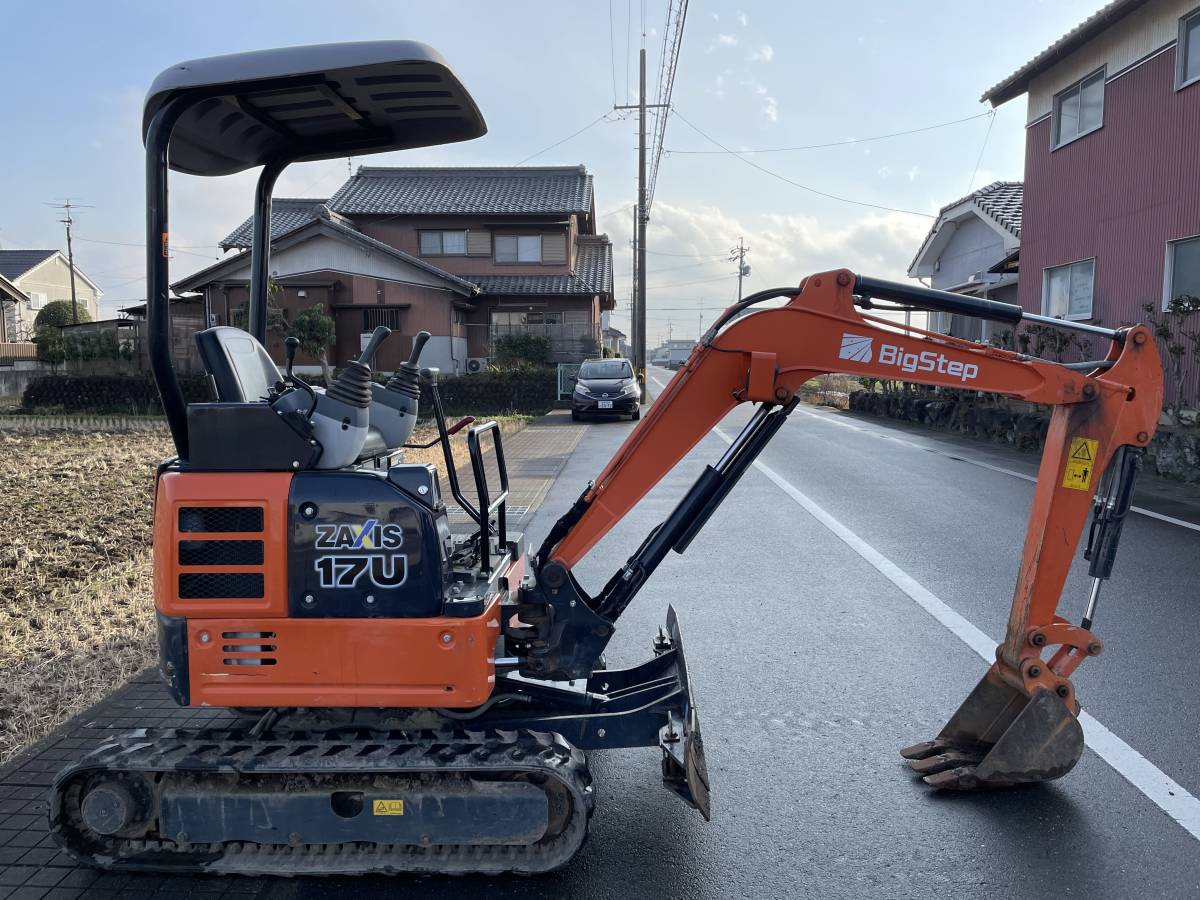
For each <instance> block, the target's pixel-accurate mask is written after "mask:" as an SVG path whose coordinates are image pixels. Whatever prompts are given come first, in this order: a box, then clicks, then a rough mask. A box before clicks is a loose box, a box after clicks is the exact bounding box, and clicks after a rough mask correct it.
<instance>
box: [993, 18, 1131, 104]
mask: <svg viewBox="0 0 1200 900" xmlns="http://www.w3.org/2000/svg"><path fill="white" fill-rule="evenodd" d="M1146 2H1147V0H1113V2H1111V3H1109V4H1108V5H1107V6H1104V7H1102V8H1101V9H1100V10H1098V11H1097V12H1095V13H1094V14H1092V15H1091V16H1089V17H1088V18H1086V19H1084V20H1083V21H1082V22H1081V23H1080V24H1078V25H1076V26H1075V27H1074V28H1072V29H1071V30H1070V31H1068V32H1067V33H1066V34H1064V35H1063V36H1062V37H1060V38H1059V39H1058V40H1057V41H1055V42H1054V43H1053V44H1051V45H1050V46H1049V47H1047V48H1046V49H1045V50H1043V51H1042V52H1041V53H1039V54H1038V55H1037V56H1035V57H1034V58H1033V59H1031V60H1030V61H1029V62H1027V63H1025V65H1023V66H1021V68H1019V69H1017V71H1015V72H1013V73H1012V74H1011V75H1009V76H1008V77H1007V78H1005V79H1004V80H1003V81H1001V82H1000V83H999V84H996V85H993V86H992V87H990V88H988V89H987V90H986V91H984V93H983V96H982V97H980V98H979V99H980V102H984V101H991V104H992V106H999V105H1000V104H1001V103H1006V102H1008V101H1009V100H1011V99H1013V97H1019V96H1021V94H1023V93H1025V92H1026V91H1027V90H1028V89H1029V82H1030V81H1032V80H1033V79H1034V78H1036V77H1037V76H1038V75H1041V74H1042V73H1043V72H1045V71H1046V70H1047V69H1049V68H1050V67H1051V66H1053V65H1055V64H1056V63H1058V62H1060V61H1061V60H1063V59H1065V58H1066V57H1068V56H1070V55H1071V54H1072V53H1074V52H1075V51H1076V50H1078V49H1079V48H1080V47H1082V46H1083V45H1084V44H1086V43H1087V42H1088V41H1090V40H1091V39H1092V38H1094V37H1095V36H1096V35H1098V34H1100V33H1101V32H1102V31H1104V30H1105V29H1106V28H1109V27H1111V26H1112V25H1114V24H1116V23H1117V22H1118V21H1120V20H1121V19H1123V18H1124V17H1125V16H1127V15H1128V14H1129V13H1131V12H1133V11H1134V10H1135V9H1137V8H1138V7H1139V6H1142V5H1144V4H1145V3H1146Z"/></svg>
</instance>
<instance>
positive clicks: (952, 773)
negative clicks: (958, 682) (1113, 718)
mask: <svg viewBox="0 0 1200 900" xmlns="http://www.w3.org/2000/svg"><path fill="white" fill-rule="evenodd" d="M1068 702H1073V701H1064V700H1063V699H1061V698H1060V697H1058V695H1057V694H1055V693H1054V692H1053V691H1049V690H1043V689H1038V690H1035V691H1034V693H1033V695H1032V696H1030V695H1028V694H1026V693H1025V692H1024V691H1023V690H1021V689H1020V688H1018V687H1014V686H1013V685H1011V684H1009V683H1008V682H1007V681H1006V680H1005V679H1004V678H1003V676H1002V675H1001V673H1000V672H999V670H998V669H997V667H996V666H995V665H993V666H992V668H991V669H989V670H988V672H987V674H986V675H984V677H983V680H981V681H980V682H979V684H978V685H976V686H975V690H973V691H971V693H970V695H969V696H968V697H967V699H966V701H965V702H964V703H963V705H962V706H960V707H959V708H958V711H957V712H956V713H955V714H954V715H953V716H952V717H951V718H950V721H949V722H947V723H946V727H945V728H943V729H942V731H941V733H940V734H939V735H938V736H937V737H936V738H935V739H934V740H932V741H925V742H924V743H921V744H916V745H914V746H912V747H905V748H904V749H903V750H901V751H900V755H901V756H903V757H904V758H905V759H907V760H908V765H909V767H910V768H912V770H913V771H915V772H917V773H918V774H920V775H921V776H922V777H923V778H924V781H925V783H926V784H928V785H931V786H932V787H935V788H943V789H946V790H955V791H971V790H981V789H984V788H993V787H1008V786H1011V785H1014V784H1027V783H1030V782H1035V781H1051V780H1053V779H1055V778H1061V777H1062V776H1063V775H1066V774H1067V773H1068V772H1070V771H1071V769H1073V768H1074V767H1075V763H1077V762H1079V757H1080V756H1082V755H1083V746H1084V744H1083V729H1082V728H1081V727H1080V725H1079V720H1078V719H1077V718H1076V716H1075V712H1074V711H1073V710H1072V709H1071V708H1070V707H1069V706H1068V705H1067V704H1068Z"/></svg>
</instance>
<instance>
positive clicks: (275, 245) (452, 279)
mask: <svg viewBox="0 0 1200 900" xmlns="http://www.w3.org/2000/svg"><path fill="white" fill-rule="evenodd" d="M318 232H323V233H325V234H329V235H332V236H335V237H338V238H340V239H342V240H346V241H350V242H353V243H357V244H359V245H360V246H363V247H366V248H367V249H369V250H374V251H378V252H379V253H381V254H383V255H385V256H390V257H392V258H393V259H398V260H400V261H402V262H405V263H407V264H408V265H410V266H414V267H415V268H418V269H422V270H423V271H426V272H428V273H429V274H431V275H435V276H437V277H438V278H440V279H442V280H443V281H446V282H447V283H449V284H450V285H451V286H452V287H453V288H454V289H456V290H457V291H458V292H459V293H460V294H463V295H465V296H468V297H469V296H472V295H474V294H476V293H477V292H478V289H477V287H476V285H475V284H474V283H473V282H470V281H468V280H467V279H465V278H463V277H461V276H459V275H454V274H452V273H450V272H447V271H445V270H444V269H440V268H438V267H437V266H435V265H433V264H432V263H428V262H426V261H425V260H423V259H420V258H418V257H416V256H412V255H411V254H408V253H405V252H404V251H403V250H398V249H397V248H395V247H392V246H390V245H388V244H385V243H383V242H382V241H377V240H376V239H375V238H373V237H368V236H367V235H365V234H363V233H362V232H361V231H358V230H357V229H355V228H353V227H351V226H350V225H348V224H346V220H345V219H343V218H342V217H341V216H339V215H337V214H336V213H334V214H331V213H330V212H329V210H328V209H327V208H325V207H324V206H321V205H318V206H317V207H315V209H314V214H313V216H312V218H311V219H310V220H309V221H308V222H307V223H306V224H304V225H300V226H299V227H297V228H293V229H292V230H291V231H289V232H288V233H287V234H284V235H283V236H282V237H279V238H275V239H274V240H272V241H271V247H272V249H273V250H283V249H286V248H287V247H289V246H291V245H292V244H293V243H296V242H298V241H300V240H307V238H308V237H309V236H310V234H313V233H318ZM249 259H250V251H249V250H242V251H240V252H238V253H235V254H234V255H232V256H227V257H225V258H224V259H222V260H219V261H218V262H216V263H214V264H213V265H211V266H207V267H206V268H204V269H201V270H200V271H198V272H193V273H192V274H191V275H188V276H187V277H186V278H183V279H181V280H179V281H177V282H176V283H175V284H173V285H171V287H172V288H173V289H174V290H175V291H176V292H179V293H183V292H186V291H195V290H199V289H200V288H201V287H203V286H204V285H206V284H209V283H211V282H212V281H215V280H218V279H220V278H221V277H223V276H224V275H226V274H227V273H229V272H232V271H235V270H237V269H238V268H239V267H240V266H241V265H242V264H243V263H245V262H248V261H249Z"/></svg>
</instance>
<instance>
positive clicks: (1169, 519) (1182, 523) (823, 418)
mask: <svg viewBox="0 0 1200 900" xmlns="http://www.w3.org/2000/svg"><path fill="white" fill-rule="evenodd" d="M657 380H658V379H655V381H657ZM796 412H798V413H801V414H802V415H805V416H808V417H809V418H810V419H816V420H817V421H818V422H825V423H826V424H828V425H837V426H838V427H839V428H849V429H850V430H851V431H858V432H861V433H863V434H869V435H872V436H873V437H877V438H879V439H880V440H884V441H894V442H895V443H897V444H903V445H904V446H905V447H911V448H913V449H914V450H923V451H924V452H926V453H935V454H937V455H938V456H944V457H946V459H953V460H955V461H956V462H964V463H967V464H969V465H972V466H978V467H979V468H981V469H989V470H990V471H992V472H999V473H1000V474H1002V475H1011V476H1012V477H1013V478H1020V479H1021V480H1022V481H1028V482H1031V483H1034V484H1036V483H1037V479H1036V478H1035V477H1033V476H1032V475H1026V474H1025V473H1024V472H1016V471H1014V470H1013V469H1006V468H1004V467H1003V466H995V465H992V464H991V463H986V462H984V461H983V460H979V459H972V458H971V457H969V456H961V455H959V454H957V453H951V452H949V451H948V450H943V449H942V448H941V447H931V446H928V445H926V444H918V443H916V442H915V441H909V440H905V439H904V438H902V437H896V436H895V435H892V434H883V433H882V432H879V431H876V430H875V429H873V428H863V427H862V426H861V425H852V424H851V423H849V422H840V421H838V420H837V419H836V418H834V417H833V416H830V415H820V414H819V413H815V412H810V411H809V410H807V409H800V408H797V409H796ZM1130 509H1131V510H1132V511H1133V512H1135V513H1138V514H1140V515H1143V516H1147V517H1148V518H1151V519H1158V520H1159V521H1160V522H1166V523H1168V524H1170V525H1178V526H1179V527H1180V528H1189V529H1191V530H1192V531H1200V525H1197V524H1196V523H1195V522H1188V521H1186V520H1184V519H1176V518H1175V517H1174V516H1168V515H1165V514H1163V513H1159V512H1155V511H1154V510H1152V509H1145V508H1144V507H1141V506H1132V507H1130Z"/></svg>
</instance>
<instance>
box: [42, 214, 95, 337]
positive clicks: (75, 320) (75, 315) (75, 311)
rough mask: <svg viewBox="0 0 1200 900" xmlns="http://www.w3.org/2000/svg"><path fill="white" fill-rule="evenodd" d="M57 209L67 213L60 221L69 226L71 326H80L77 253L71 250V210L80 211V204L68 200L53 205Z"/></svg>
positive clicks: (68, 260)
mask: <svg viewBox="0 0 1200 900" xmlns="http://www.w3.org/2000/svg"><path fill="white" fill-rule="evenodd" d="M51 205H52V206H54V208H55V209H61V210H63V211H64V212H65V213H66V218H65V219H59V220H58V221H60V222H62V223H63V224H64V225H66V226H67V267H68V268H69V269H70V270H71V324H72V325H78V324H79V303H78V301H77V300H76V299H75V253H74V252H73V250H72V249H71V226H72V225H73V224H75V223H74V221H73V220H72V219H71V210H72V209H79V207H80V204H78V203H74V204H73V203H71V200H70V198H68V199H67V200H66V201H65V202H64V203H57V204H51ZM89 208H90V207H89Z"/></svg>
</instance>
